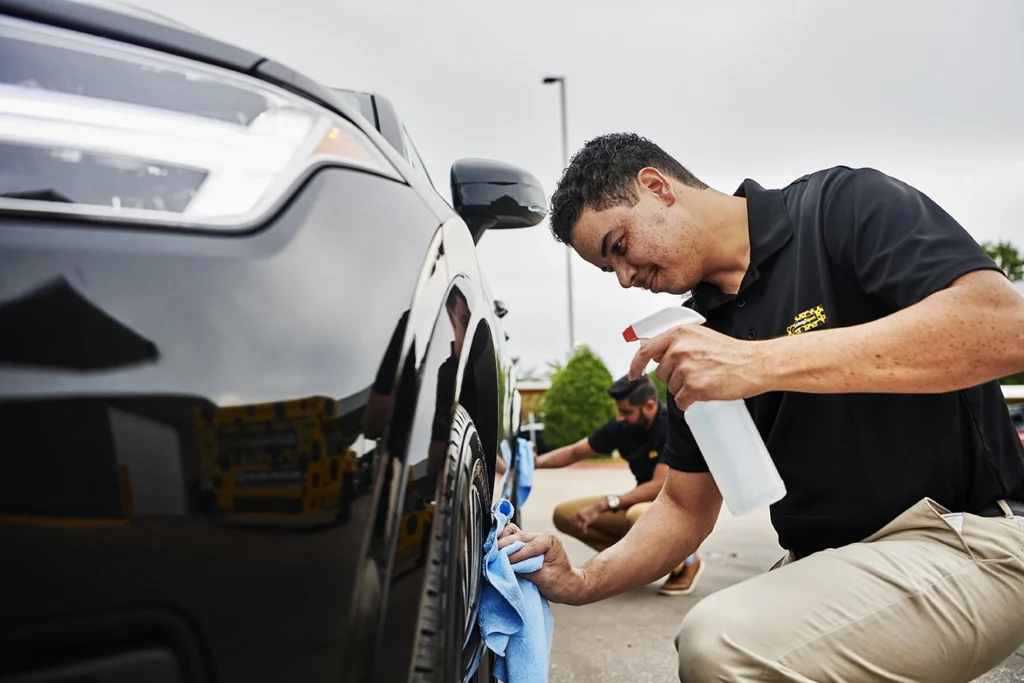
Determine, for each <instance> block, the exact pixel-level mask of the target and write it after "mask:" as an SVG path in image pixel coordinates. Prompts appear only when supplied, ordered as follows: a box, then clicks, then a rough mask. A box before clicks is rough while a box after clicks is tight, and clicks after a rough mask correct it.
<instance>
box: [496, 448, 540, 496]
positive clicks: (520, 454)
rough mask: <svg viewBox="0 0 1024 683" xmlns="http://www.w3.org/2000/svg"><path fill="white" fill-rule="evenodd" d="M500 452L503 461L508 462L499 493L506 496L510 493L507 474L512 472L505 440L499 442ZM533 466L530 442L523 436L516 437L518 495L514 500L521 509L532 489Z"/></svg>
mask: <svg viewBox="0 0 1024 683" xmlns="http://www.w3.org/2000/svg"><path fill="white" fill-rule="evenodd" d="M501 454H502V455H503V456H504V457H505V462H507V463H508V469H507V470H505V479H504V480H503V481H502V484H501V495H503V496H505V497H506V498H508V497H509V496H510V495H512V484H511V482H510V481H509V476H510V475H511V474H512V469H513V468H512V465H513V462H512V455H511V449H510V448H509V447H508V441H507V440H504V441H502V442H501ZM533 466H534V461H533V448H531V447H530V442H529V441H527V440H526V439H523V438H517V439H516V459H515V468H516V469H517V471H518V477H517V481H518V483H519V497H518V498H517V499H516V501H517V502H518V503H519V508H520V509H522V507H523V503H525V502H526V499H527V498H529V497H530V491H531V490H532V489H533Z"/></svg>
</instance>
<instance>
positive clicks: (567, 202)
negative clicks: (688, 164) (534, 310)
mask: <svg viewBox="0 0 1024 683" xmlns="http://www.w3.org/2000/svg"><path fill="white" fill-rule="evenodd" d="M647 167H651V168H656V169H658V170H659V171H661V172H662V173H664V174H666V175H668V176H671V177H672V178H675V179H676V180H678V181H679V182H681V183H683V184H684V185H688V186H690V187H695V188H697V189H699V190H704V189H707V185H705V184H704V183H702V182H701V181H700V180H698V179H697V177H696V176H694V175H693V174H692V173H690V172H689V171H687V170H686V168H685V167H683V165H682V164H680V163H679V162H678V161H676V160H675V159H673V158H672V156H671V155H669V154H668V153H667V152H665V150H663V149H662V148H661V147H658V145H656V144H654V143H653V142H651V141H650V140H648V139H646V138H643V137H640V136H639V135H636V134H635V133H610V134H608V135H602V136H600V137H596V138H594V139H593V140H588V141H587V143H586V144H585V145H584V146H583V149H581V150H580V151H579V152H577V153H576V154H575V155H574V156H573V158H572V161H570V162H569V166H568V168H566V169H565V171H563V172H562V178H561V179H560V180H559V181H558V187H557V188H556V189H555V194H554V195H552V197H551V217H550V222H551V233H552V234H553V235H554V236H555V239H556V240H558V241H559V242H563V243H565V244H570V245H571V244H572V229H573V228H574V227H576V222H577V221H578V220H579V219H580V214H581V213H582V212H583V209H585V208H586V209H593V210H595V211H603V210H605V209H608V208H611V207H613V206H617V205H619V204H629V205H630V206H633V205H635V204H636V203H637V202H638V201H640V197H639V195H637V191H636V176H637V174H638V173H639V172H640V170H641V169H643V168H647Z"/></svg>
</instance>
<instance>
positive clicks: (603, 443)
mask: <svg viewBox="0 0 1024 683" xmlns="http://www.w3.org/2000/svg"><path fill="white" fill-rule="evenodd" d="M667 438H668V411H667V410H666V409H665V406H664V405H659V406H658V412H657V414H655V416H654V421H653V422H652V423H651V428H650V429H637V428H636V427H630V426H629V425H627V424H625V423H622V422H618V421H617V420H615V418H612V419H611V420H608V422H605V423H604V424H603V425H601V426H600V427H598V428H597V429H596V430H594V433H593V434H591V435H590V437H589V438H588V439H587V441H588V443H589V444H590V447H591V448H593V449H594V451H595V452H596V453H601V454H603V455H604V454H608V453H611V452H612V451H614V450H616V449H617V450H618V451H619V455H621V456H622V458H623V459H624V460H626V462H628V463H629V469H630V471H631V472H632V473H633V476H634V477H636V483H637V486H639V485H640V484H644V483H646V482H649V481H650V480H651V479H653V478H654V468H655V466H656V465H657V464H658V463H661V462H664V457H665V440H666V439H667Z"/></svg>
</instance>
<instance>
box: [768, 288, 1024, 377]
mask: <svg viewBox="0 0 1024 683" xmlns="http://www.w3.org/2000/svg"><path fill="white" fill-rule="evenodd" d="M978 276H994V277H996V278H1000V277H1002V276H1000V275H998V274H997V273H994V272H993V273H985V272H979V273H971V274H968V275H965V276H964V277H963V278H961V279H960V280H959V281H958V282H957V283H954V285H953V286H951V287H949V288H947V289H944V290H942V291H940V292H937V293H935V294H933V295H932V296H930V297H928V298H927V299H925V300H924V301H921V302H920V303H918V304H915V305H914V306H911V307H909V308H905V309H903V310H901V311H898V312H896V313H893V314H892V315H889V316H887V317H885V318H881V319H879V320H875V321H872V322H869V323H865V324H863V325H856V326H853V327H846V328H838V329H833V330H822V331H819V332H811V333H807V334H803V335H798V336H793V337H781V338H778V339H773V340H770V341H765V342H760V343H762V344H764V345H765V347H764V348H765V354H764V357H763V358H762V363H763V366H764V370H766V371H767V372H768V373H769V377H768V378H767V379H766V381H765V384H766V386H767V389H766V390H767V391H798V392H805V393H941V392H947V391H955V390H958V389H963V388H965V387H970V386H974V385H976V384H981V383H983V382H987V381H990V380H992V379H996V378H998V377H1003V376H1005V375H1008V374H1012V373H1014V372H1018V371H1020V370H1022V369H1024V299H1020V297H1019V296H1018V299H1020V301H1015V300H1013V299H1012V295H1016V293H1015V292H1012V291H1011V292H1010V295H1011V296H1009V297H1008V296H1006V295H1005V292H1004V291H1002V288H1000V287H990V286H989V282H990V281H987V280H986V279H985V278H984V277H982V278H979V277H978ZM968 281H970V283H971V285H972V286H963V285H962V284H961V283H966V282H968ZM993 284H995V283H993ZM986 293H987V294H988V295H989V296H986Z"/></svg>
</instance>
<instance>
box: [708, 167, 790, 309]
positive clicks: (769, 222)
mask: <svg viewBox="0 0 1024 683" xmlns="http://www.w3.org/2000/svg"><path fill="white" fill-rule="evenodd" d="M733 196H736V197H744V198H746V200H747V231H748V233H747V234H748V237H749V239H750V265H749V266H748V267H747V272H746V274H745V275H744V276H743V281H742V282H740V292H741V293H742V292H743V291H744V290H746V289H747V288H748V287H750V286H751V285H752V284H754V283H755V282H757V280H758V278H760V277H761V273H760V271H759V270H758V266H760V265H762V264H763V263H764V262H765V261H767V260H768V259H769V258H770V257H771V256H772V255H773V254H775V252H777V251H778V250H779V249H781V248H782V247H784V246H785V245H786V243H787V242H789V240H790V238H791V237H792V236H793V226H792V225H791V224H790V222H789V216H788V215H787V214H786V205H785V204H784V203H783V201H782V191H781V190H766V189H764V188H763V187H761V186H760V185H759V184H758V183H757V182H755V181H753V180H751V179H749V178H747V179H746V180H744V181H743V184H742V185H740V186H739V188H738V189H737V190H736V192H735V193H733ZM735 298H736V295H735V294H726V293H725V292H723V291H722V290H720V289H719V288H718V287H716V286H714V285H713V284H711V283H708V282H701V283H700V284H699V285H697V287H696V288H695V289H694V291H693V300H694V304H696V306H697V307H698V308H700V309H703V310H705V311H706V310H710V309H712V308H717V307H718V306H721V305H723V304H725V303H728V302H730V301H732V300H733V299H735Z"/></svg>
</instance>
